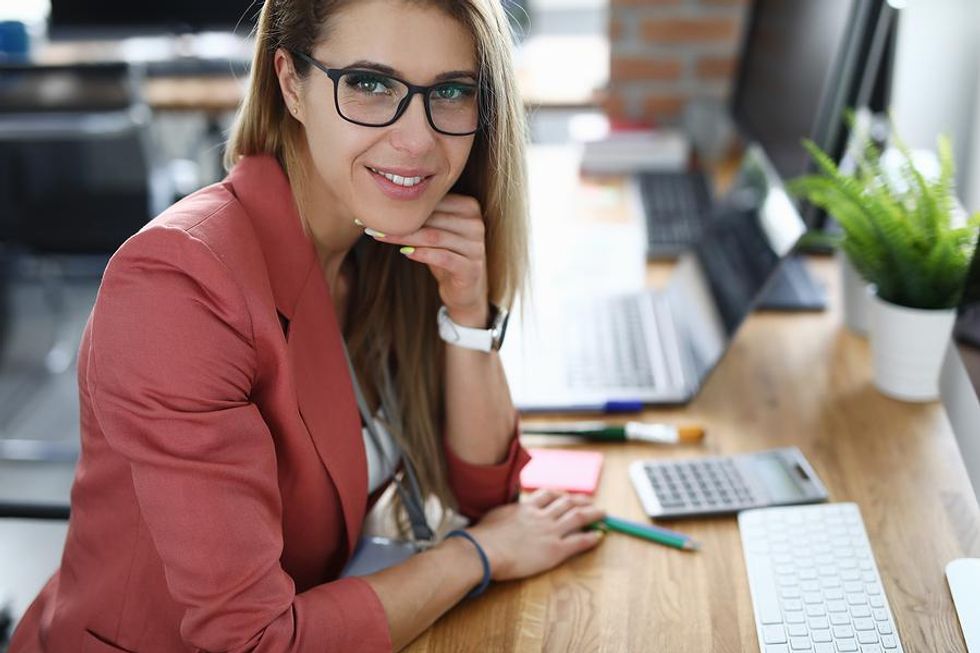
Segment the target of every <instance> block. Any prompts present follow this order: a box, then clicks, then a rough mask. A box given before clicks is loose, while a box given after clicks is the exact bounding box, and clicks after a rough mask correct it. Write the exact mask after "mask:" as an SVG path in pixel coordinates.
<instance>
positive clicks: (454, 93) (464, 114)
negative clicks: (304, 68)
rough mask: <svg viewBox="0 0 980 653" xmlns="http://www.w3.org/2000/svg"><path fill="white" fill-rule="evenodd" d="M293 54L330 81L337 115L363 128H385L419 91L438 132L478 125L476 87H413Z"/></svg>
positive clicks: (456, 132) (462, 131) (461, 132)
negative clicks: (315, 68) (329, 65)
mask: <svg viewBox="0 0 980 653" xmlns="http://www.w3.org/2000/svg"><path fill="white" fill-rule="evenodd" d="M292 52H293V54H294V55H296V56H297V57H299V58H300V59H302V60H303V61H305V62H307V63H309V64H312V65H313V66H316V67H317V68H319V69H320V70H322V71H323V72H324V73H326V75H327V77H329V78H330V79H331V80H333V98H334V104H335V105H336V107H337V113H338V114H340V117H341V118H343V119H344V120H346V121H348V122H352V123H354V124H356V125H364V126H365V127H387V126H388V125H391V124H393V123H394V122H395V121H396V120H398V119H399V118H401V116H402V114H403V113H405V110H406V109H407V108H408V105H409V104H410V103H411V101H412V97H413V96H414V95H415V94H416V93H419V94H421V95H422V99H423V100H424V104H425V115H426V117H427V118H428V119H429V124H430V125H431V126H432V128H433V129H434V130H436V131H437V132H439V133H440V134H446V135H448V136H468V135H470V134H473V133H476V132H477V131H478V130H479V128H480V102H479V86H478V85H476V84H467V83H464V82H442V83H440V84H434V85H432V86H416V85H415V84H409V83H408V82H406V81H405V80H402V79H398V78H397V77H392V76H390V75H385V74H383V73H379V72H377V71H374V70H361V69H356V68H328V67H327V66H325V65H324V64H322V63H321V62H319V61H317V60H316V59H314V58H312V57H310V56H309V55H306V54H304V53H302V52H298V51H296V50H293V51H292Z"/></svg>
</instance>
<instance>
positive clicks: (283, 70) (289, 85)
mask: <svg viewBox="0 0 980 653" xmlns="http://www.w3.org/2000/svg"><path fill="white" fill-rule="evenodd" d="M274 65H275V67H276V77H277V78H278V79H279V90H280V91H281V92H282V98H283V101H285V103H286V113H291V114H292V115H293V117H294V118H296V120H299V121H300V122H303V102H302V98H303V94H302V92H301V91H302V83H301V82H300V79H299V75H297V74H296V68H294V67H293V57H292V56H291V55H290V54H289V53H288V52H286V50H284V49H282V48H279V49H277V50H276V56H275V61H274Z"/></svg>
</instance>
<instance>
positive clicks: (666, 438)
mask: <svg viewBox="0 0 980 653" xmlns="http://www.w3.org/2000/svg"><path fill="white" fill-rule="evenodd" d="M521 432H522V433H528V434H532V433H533V434H535V435H574V436H577V437H581V438H586V439H588V440H605V441H615V442H623V441H626V440H636V441H639V442H660V443H664V444H676V443H678V442H697V441H699V440H701V439H702V438H703V437H704V428H702V427H700V426H692V425H688V426H674V425H672V424H648V423H645V422H626V424H609V423H606V422H564V423H557V424H536V425H527V426H524V425H522V426H521Z"/></svg>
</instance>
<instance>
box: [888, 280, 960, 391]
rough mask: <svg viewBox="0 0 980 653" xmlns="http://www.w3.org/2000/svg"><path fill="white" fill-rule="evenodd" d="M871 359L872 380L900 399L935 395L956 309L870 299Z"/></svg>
mask: <svg viewBox="0 0 980 653" xmlns="http://www.w3.org/2000/svg"><path fill="white" fill-rule="evenodd" d="M870 318H871V320H870V326H871V329H870V334H871V358H872V365H873V367H874V383H875V387H877V388H878V389H879V390H880V391H881V392H883V393H884V394H886V395H888V396H890V397H893V398H895V399H901V400H903V401H935V400H936V399H938V398H939V368H940V366H941V365H942V360H943V353H944V352H945V351H946V345H947V344H948V342H949V336H950V333H951V332H952V330H953V322H954V320H955V319H956V309H953V308H950V309H945V310H923V309H918V308H906V307H904V306H898V305H896V304H891V303H889V302H886V301H883V300H882V299H880V298H879V297H878V296H877V295H874V296H872V298H871V311H870Z"/></svg>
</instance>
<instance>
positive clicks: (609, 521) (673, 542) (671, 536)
mask: <svg viewBox="0 0 980 653" xmlns="http://www.w3.org/2000/svg"><path fill="white" fill-rule="evenodd" d="M589 528H590V529H593V530H606V531H615V532H617V533H625V534H626V535H632V536H633V537H639V538H642V539H644V540H650V541H651V542H656V543H657V544H663V545H665V546H671V547H674V548H675V549H681V550H683V551H697V550H698V549H700V548H701V544H700V543H698V542H697V541H695V540H693V539H692V538H690V537H689V536H687V535H684V534H683V533H678V532H677V531H672V530H670V529H668V528H663V527H661V526H654V525H652V524H641V523H639V522H635V521H629V520H628V519H620V518H619V517H609V516H608V515H607V516H606V517H603V518H602V519H601V520H600V521H597V522H596V523H594V524H592V525H591V526H589Z"/></svg>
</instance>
